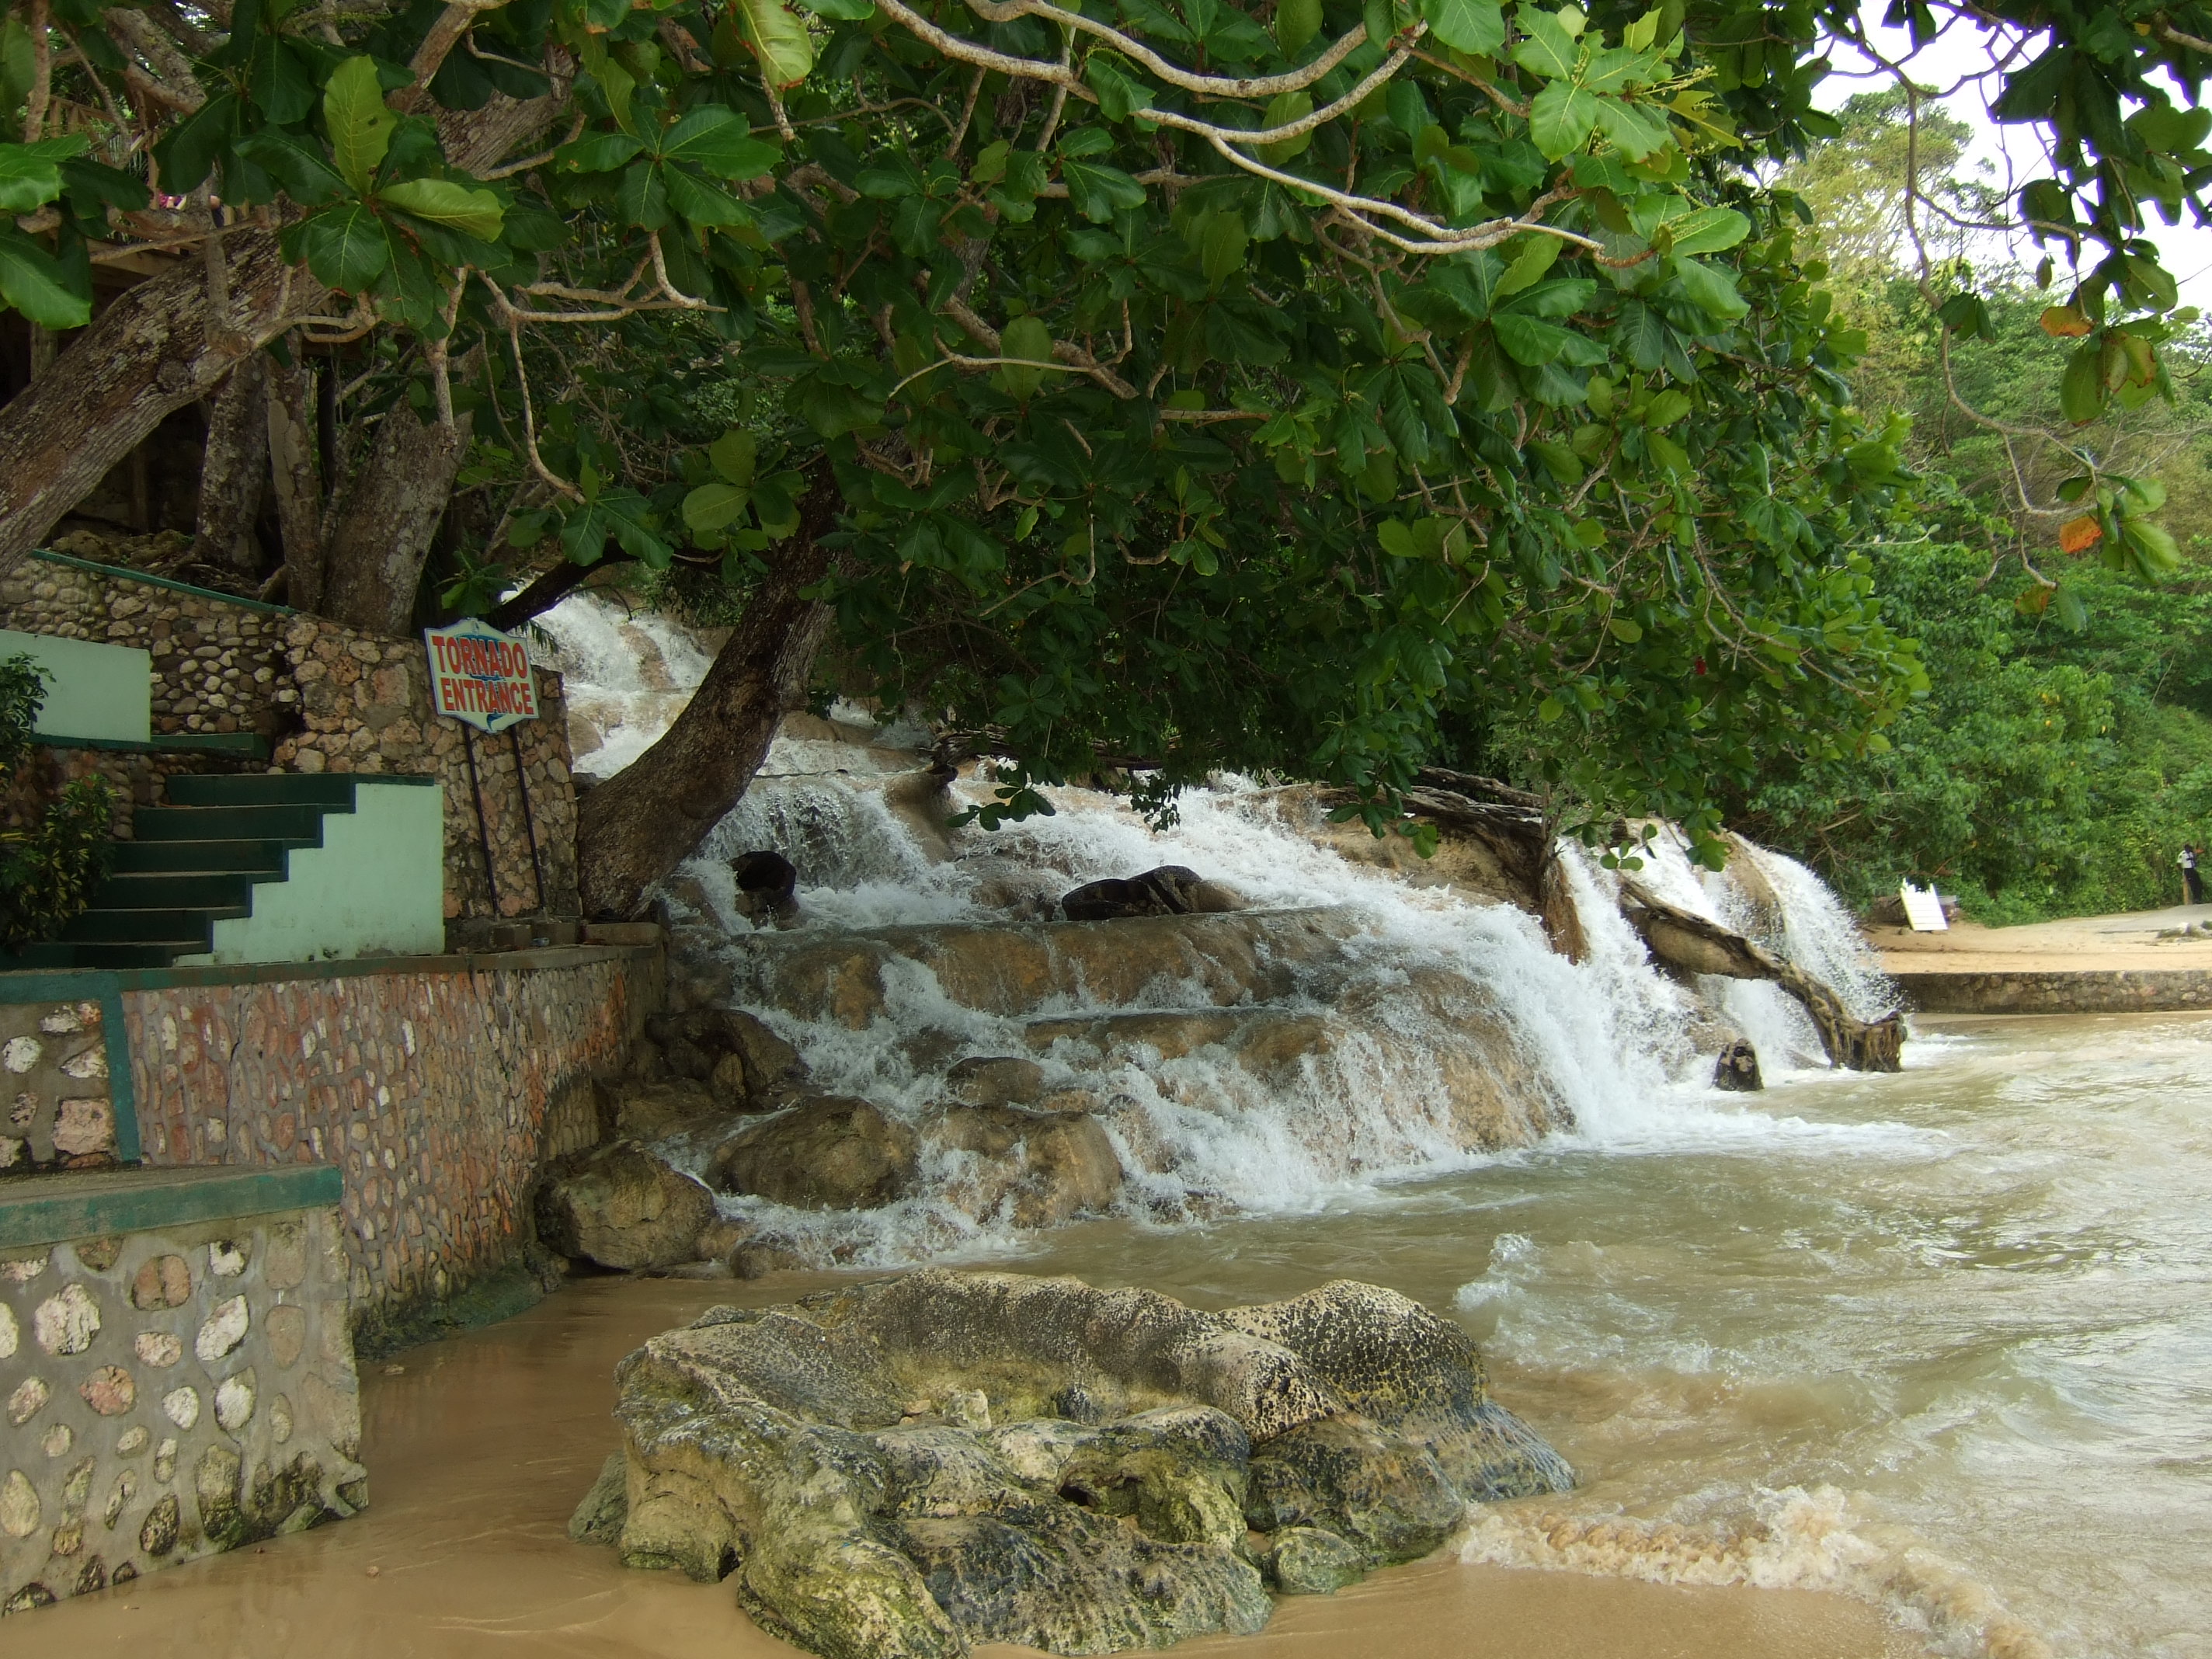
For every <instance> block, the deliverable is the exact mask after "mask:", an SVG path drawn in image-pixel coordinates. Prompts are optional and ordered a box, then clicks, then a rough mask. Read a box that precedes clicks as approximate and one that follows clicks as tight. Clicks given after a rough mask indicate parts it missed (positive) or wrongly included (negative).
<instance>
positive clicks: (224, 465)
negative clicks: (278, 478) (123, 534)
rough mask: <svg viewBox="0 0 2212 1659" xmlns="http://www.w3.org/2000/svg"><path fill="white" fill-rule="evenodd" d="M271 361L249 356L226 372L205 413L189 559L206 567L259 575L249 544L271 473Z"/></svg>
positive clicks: (255, 355) (255, 557) (246, 574)
mask: <svg viewBox="0 0 2212 1659" xmlns="http://www.w3.org/2000/svg"><path fill="white" fill-rule="evenodd" d="M268 367H269V359H268V358H267V357H266V356H264V355H263V354H262V353H260V352H258V351H257V352H253V353H252V354H251V355H249V356H247V357H246V359H245V360H244V361H243V362H240V364H239V365H238V367H237V368H234V369H233V370H231V371H230V378H229V379H228V380H225V381H224V382H223V383H222V389H221V390H220V391H218V392H216V394H215V398H214V401H213V403H212V404H211V405H210V408H209V410H208V433H207V449H206V453H205V459H203V460H202V462H201V464H200V507H199V533H198V535H197V536H196V537H195V538H193V542H192V556H193V557H195V558H197V559H198V560H199V561H200V562H202V563H204V564H210V565H217V566H221V567H222V568H227V569H230V570H234V571H236V572H237V573H238V574H240V575H241V576H252V575H255V574H258V573H259V569H260V560H259V558H258V556H257V554H256V547H255V544H254V541H253V526H254V521H255V520H257V519H258V518H259V517H260V516H261V492H262V489H263V487H264V484H265V483H266V482H267V478H268V472H269V410H268V407H267V405H268V385H269V377H268V372H267V371H268Z"/></svg>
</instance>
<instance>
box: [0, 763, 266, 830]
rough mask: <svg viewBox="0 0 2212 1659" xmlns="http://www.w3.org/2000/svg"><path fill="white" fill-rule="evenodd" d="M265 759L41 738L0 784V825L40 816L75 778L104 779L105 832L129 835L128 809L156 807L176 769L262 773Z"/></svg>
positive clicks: (25, 823)
mask: <svg viewBox="0 0 2212 1659" xmlns="http://www.w3.org/2000/svg"><path fill="white" fill-rule="evenodd" d="M267 769H268V764H267V763H266V762H264V761H262V760H260V759H258V758H256V757H250V756H246V755H241V754H234V753H225V752H223V751H222V750H197V751H193V750H144V749H78V748H73V747H70V746H69V745H67V744H50V743H41V744H36V745H35V746H33V749H32V750H31V753H30V756H29V757H28V758H27V760H26V761H25V762H24V763H23V764H22V765H21V766H20V767H18V768H17V769H16V770H15V775H14V776H13V777H11V778H9V780H8V781H7V784H6V786H5V787H0V829H26V828H27V827H29V826H30V825H31V824H33V823H37V822H38V821H39V820H40V818H42V817H45V816H46V809H47V807H49V806H50V805H52V804H53V800H54V798H55V797H56V796H58V795H59V794H60V793H61V792H62V791H63V790H64V788H66V787H68V786H69V785H70V784H72V783H75V782H76V781H77V780H79V779H80V778H91V777H98V778H105V779H106V781H107V786H108V789H109V791H110V794H111V797H112V800H113V802H114V812H113V815H112V817H111V819H110V820H109V823H108V833H109V834H110V835H111V836H113V837H114V838H115V839H116V840H118V841H128V840H130V839H131V812H132V811H133V810H134V809H135V808H137V807H141V806H159V805H161V803H162V802H163V801H164V800H165V799H167V794H166V793H165V792H166V790H167V786H168V781H169V780H170V779H171V778H173V777H175V776H176V775H178V774H179V773H201V772H263V771H266V770H267Z"/></svg>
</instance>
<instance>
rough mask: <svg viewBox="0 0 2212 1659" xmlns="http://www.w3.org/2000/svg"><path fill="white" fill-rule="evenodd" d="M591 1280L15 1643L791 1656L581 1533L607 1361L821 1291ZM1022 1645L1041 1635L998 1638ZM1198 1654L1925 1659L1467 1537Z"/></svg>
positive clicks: (1731, 1600)
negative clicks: (1518, 1558) (298, 1513)
mask: <svg viewBox="0 0 2212 1659" xmlns="http://www.w3.org/2000/svg"><path fill="white" fill-rule="evenodd" d="M834 1282H837V1281H835V1280H832V1279H828V1278H826V1277H821V1276H806V1275H799V1274H783V1275H779V1276H776V1277H775V1278H773V1279H767V1280H763V1281H758V1282H756V1283H752V1284H743V1283H732V1282H728V1281H724V1282H720V1283H695V1282H687V1281H681V1280H666V1279H662V1280H635V1279H614V1278H607V1279H584V1280H580V1281H577V1282H575V1283H573V1284H571V1285H568V1287H567V1288H565V1289H564V1290H562V1291H561V1292H560V1293H559V1294H557V1295H556V1296H554V1297H550V1298H549V1299H548V1300H547V1301H545V1302H544V1303H542V1304H539V1306H538V1307H537V1308H536V1309H534V1310H532V1311H530V1312H528V1313H526V1314H525V1315H523V1316H520V1317H519V1318H516V1319H513V1320H510V1321H508V1322H506V1323H504V1324H501V1325H498V1326H495V1327H493V1328H489V1329H488V1330H483V1331H478V1332H474V1333H471V1334H467V1335H465V1336H461V1337H458V1338H455V1339H453V1340H448V1341H445V1342H441V1343H436V1344H433V1345H431V1346H428V1347H424V1348H419V1349H416V1350H413V1351H410V1352H407V1353H404V1354H402V1355H400V1356H399V1357H398V1358H397V1359H396V1360H394V1361H392V1362H391V1363H390V1364H385V1365H371V1366H368V1367H367V1368H365V1369H366V1373H367V1374H366V1375H365V1376H364V1378H363V1402H364V1417H365V1443H364V1446H363V1459H364V1461H365V1462H367V1464H368V1468H369V1471H370V1487H369V1490H370V1507H369V1509H368V1511H367V1512H366V1513H365V1514H363V1515H362V1516H358V1517H356V1518H355V1519H353V1520H350V1521H347V1522H343V1523H340V1524H337V1525H334V1526H330V1527H325V1528H320V1529H319V1530H317V1531H314V1532H310V1533H305V1534H297V1535H295V1536H292V1537H289V1538H280V1539H275V1540H271V1541H269V1542H268V1543H266V1544H263V1545H259V1546H256V1547H252V1548H251V1549H246V1550H241V1551H240V1552H238V1553H234V1554H229V1555H221V1556H216V1557H213V1558H211V1559H207V1560H204V1561H199V1562H195V1563H193V1564H191V1565H186V1566H183V1567H179V1568H177V1569H174V1570H173V1571H167V1572H162V1573H159V1574H155V1575H153V1576H152V1577H147V1578H142V1579H140V1580H137V1582H135V1583H131V1584H129V1585H127V1586H125V1587H124V1588H123V1589H113V1590H107V1591H104V1592H101V1593H100V1594H97V1595H87V1596H81V1597H78V1598H76V1599H75V1600H71V1601H64V1602H62V1603H61V1604H59V1605H58V1606H55V1607H46V1608H42V1609H40V1610H39V1611H37V1612H35V1613H29V1614H27V1615H23V1616H19V1617H17V1618H13V1619H10V1620H8V1621H7V1625H6V1634H7V1638H8V1640H7V1650H8V1652H9V1656H10V1659H81V1656H84V1655H87V1654H95V1653H109V1652H121V1651H127V1652H129V1653H130V1654H131V1655H132V1656H133V1659H170V1656H174V1659H204V1656H207V1655H210V1654H221V1655H223V1656H227V1659H280V1656H281V1659H300V1656H301V1655H303V1654H307V1655H313V1656H314V1659H350V1656H355V1655H363V1656H366V1655H371V1654H374V1655H375V1656H378V1659H448V1656H450V1659H480V1656H483V1655H485V1654H489V1653H502V1652H504V1653H512V1654H516V1655H538V1654H559V1655H574V1656H577V1659H586V1656H589V1659H647V1656H651V1659H694V1656H697V1659H706V1656H714V1659H770V1656H789V1655H791V1654H793V1652H794V1651H795V1650H793V1649H792V1648H789V1647H787V1646H786V1645H785V1644H782V1643H781V1642H779V1641H776V1640H775V1639H773V1638H769V1637H766V1636H763V1635H762V1634H761V1633H760V1632H758V1631H757V1630H755V1629H754V1628H753V1626H751V1624H750V1622H749V1621H748V1620H746V1618H745V1616H744V1614H743V1613H740V1612H739V1611H738V1609H737V1607H736V1606H735V1605H734V1601H733V1598H732V1593H731V1591H730V1590H729V1589H727V1588H726V1586H722V1585H712V1584H694V1583H689V1582H688V1581H686V1580H685V1579H684V1578H682V1577H679V1576H678V1575H676V1574H674V1573H645V1572H631V1571H625V1570H624V1569H623V1568H622V1567H621V1566H620V1565H618V1564H617V1561H616V1559H615V1557H614V1555H613V1553H612V1552H611V1551H609V1550H605V1549H595V1548H586V1547H581V1546H579V1545H575V1544H572V1543H570V1542H569V1541H568V1538H567V1536H566V1535H565V1532H564V1528H565V1525H566V1522H567V1520H568V1513H569V1511H570V1510H571V1508H572V1507H573V1506H574V1504H575V1502H576V1499H577V1498H578V1497H579V1496H580V1494H581V1493H582V1492H583V1491H584V1490H585V1488H586V1486H588V1485H589V1484H590V1482H591V1480H592V1475H593V1474H595V1473H596V1471H597V1470H598V1468H599V1463H600V1462H601V1460H602V1459H604V1458H605V1455H607V1453H608V1452H609V1451H611V1450H612V1449H614V1446H615V1443H616V1437H615V1431H614V1426H613V1424H612V1422H611V1420H610V1418H609V1415H608V1413H609V1412H610V1410H611V1407H612V1405H613V1401H614V1388H613V1383H612V1380H611V1373H612V1370H613V1367H614V1364H615V1362H616V1361H617V1359H618V1358H620V1357H621V1356H622V1355H623V1353H624V1352H628V1351H629V1349H630V1348H631V1347H632V1346H635V1344H636V1343H637V1342H638V1341H639V1340H641V1339H642V1338H644V1337H646V1336H647V1335H649V1334H652V1333H653V1332H655V1331H657V1330H661V1329H665V1328H667V1327H669V1326H671V1325H673V1324H677V1323H679V1322H683V1321H684V1320H686V1319H689V1318H690V1317H691V1316H694V1315H695V1314H696V1313H697V1312H698V1311H699V1310H702V1309H704V1308H706V1307H708V1306H710V1305H712V1304H715V1303H718V1302H743V1303H747V1304H763V1303H769V1302H778V1301H785V1300H788V1299H790V1298H791V1297H793V1296H795V1295H798V1294H800V1293H802V1292H803V1291H806V1290H809V1289H813V1288H817V1287H818V1286H820V1285H824V1284H829V1283H834ZM977 1651H978V1654H979V1656H981V1659H1016V1656H1018V1655H1024V1654H1028V1653H1029V1652H1030V1650H1027V1649H1017V1648H1006V1647H995V1648H985V1649H979V1650H977ZM1176 1651H1178V1652H1181V1653H1186V1654H1189V1655H1191V1656H1193V1659H1200V1656H1202V1659H1229V1656H1231V1655H1237V1656H1249V1659H1447V1656H1449V1659H1571V1656H1573V1659H1583V1656H1588V1655H1590V1654H1595V1653H1602V1654H1605V1655H1607V1656H1608V1659H1908V1656H1911V1655H1914V1654H1917V1653H1919V1652H1921V1651H1922V1650H1921V1649H1920V1647H1919V1646H1918V1645H1917V1644H1914V1643H1912V1642H1911V1641H1910V1640H1909V1638H1905V1637H1904V1636H1902V1635H1899V1634H1898V1633H1897V1632H1893V1631H1892V1630H1890V1629H1888V1628H1887V1627H1886V1626H1885V1623H1884V1621H1883V1620H1882V1617H1881V1614H1880V1613H1879V1612H1878V1611H1877V1610H1876V1609H1875V1607H1872V1606H1870V1605H1869V1604H1866V1603H1863V1602H1859V1601H1851V1600H1848V1599H1846V1598H1844V1597H1841V1596H1837V1595H1821V1594H1814V1593H1811V1592H1805V1591H1795V1590H1771V1591H1769V1590H1751V1589H1699V1588H1685V1587H1677V1586H1666V1585H1657V1584H1646V1583H1632V1582H1629V1581H1626V1580H1620V1579H1606V1578H1596V1577H1584V1576H1582V1575H1579V1574H1574V1573H1564V1572H1537V1571H1525V1572H1522V1571H1504V1570H1502V1569H1498V1568H1488V1567H1474V1566H1466V1565H1461V1564H1460V1563H1459V1561H1458V1560H1457V1559H1455V1557H1454V1556H1453V1555H1452V1553H1451V1552H1450V1550H1449V1548H1447V1549H1446V1550H1445V1551H1444V1552H1443V1553H1441V1554H1439V1555H1438V1556H1437V1557H1433V1558H1431V1559H1429V1560H1426V1561H1424V1562H1419V1563H1416V1564H1414V1565H1411V1566H1407V1567H1403V1568H1398V1569H1394V1570H1390V1571H1383V1572H1380V1573H1377V1574H1376V1575H1374V1576H1373V1577H1370V1579H1368V1580H1367V1582H1366V1583H1363V1584H1361V1585H1359V1586H1358V1587H1356V1588H1354V1589H1350V1590H1347V1591H1345V1592H1343V1593H1341V1594H1340V1595H1336V1596H1334V1597H1329V1598H1310V1599H1298V1600H1291V1601H1285V1602H1282V1603H1281V1604H1280V1607H1279V1612H1278V1613H1277V1614H1276V1616H1275V1619H1274V1621H1273V1624H1272V1625H1271V1626H1269V1628H1268V1629H1267V1631H1266V1632H1264V1633H1262V1634H1261V1635H1260V1636H1257V1637H1251V1638H1207V1639H1205V1640H1201V1641H1197V1642H1192V1643H1188V1644H1184V1645H1183V1646H1182V1647H1181V1648H1179V1649H1177V1650H1176Z"/></svg>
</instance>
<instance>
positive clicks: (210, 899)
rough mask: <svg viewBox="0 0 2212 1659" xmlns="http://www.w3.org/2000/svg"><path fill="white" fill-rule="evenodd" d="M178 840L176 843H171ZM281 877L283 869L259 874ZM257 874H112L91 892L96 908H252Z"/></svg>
mask: <svg viewBox="0 0 2212 1659" xmlns="http://www.w3.org/2000/svg"><path fill="white" fill-rule="evenodd" d="M171 844H175V843H171ZM259 878H260V879H263V880H267V881H281V880H283V871H282V870H281V869H278V870H274V871H270V872H267V873H266V874H264V875H261V876H260V877H259ZM255 879H256V875H255V874H253V873H248V872H240V871H214V870H193V871H174V872H161V871H148V872H124V873H119V874H113V875H110V876H109V877H108V878H107V879H106V881H104V882H102V883H101V884H100V887H99V889H98V890H97V891H95V892H94V894H93V896H92V904H91V907H90V908H92V909H94V910H171V909H210V908H211V909H220V910H233V909H245V908H249V907H250V906H251V905H252V902H253V884H254V881H255Z"/></svg>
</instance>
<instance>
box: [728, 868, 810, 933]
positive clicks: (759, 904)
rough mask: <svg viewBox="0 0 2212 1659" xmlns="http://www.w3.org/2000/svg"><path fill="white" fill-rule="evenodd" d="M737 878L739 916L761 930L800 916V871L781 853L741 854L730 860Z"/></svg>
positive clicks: (732, 872)
mask: <svg viewBox="0 0 2212 1659" xmlns="http://www.w3.org/2000/svg"><path fill="white" fill-rule="evenodd" d="M730 873H731V874H732V875H733V876H735V877H736V878H737V883H738V895H737V898H738V915H742V916H744V918H745V919H746V920H747V921H750V922H753V923H754V924H755V925H757V926H767V927H775V926H781V924H782V923H784V922H787V921H792V920H793V919H794V918H795V917H796V916H797V915H799V900H798V897H797V894H798V890H799V871H798V869H797V867H796V866H793V863H792V862H791V860H789V859H787V858H786V857H784V855H783V854H781V853H775V852H769V851H765V850H763V851H761V852H757V853H740V854H738V856H737V857H735V858H733V859H732V860H730Z"/></svg>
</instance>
